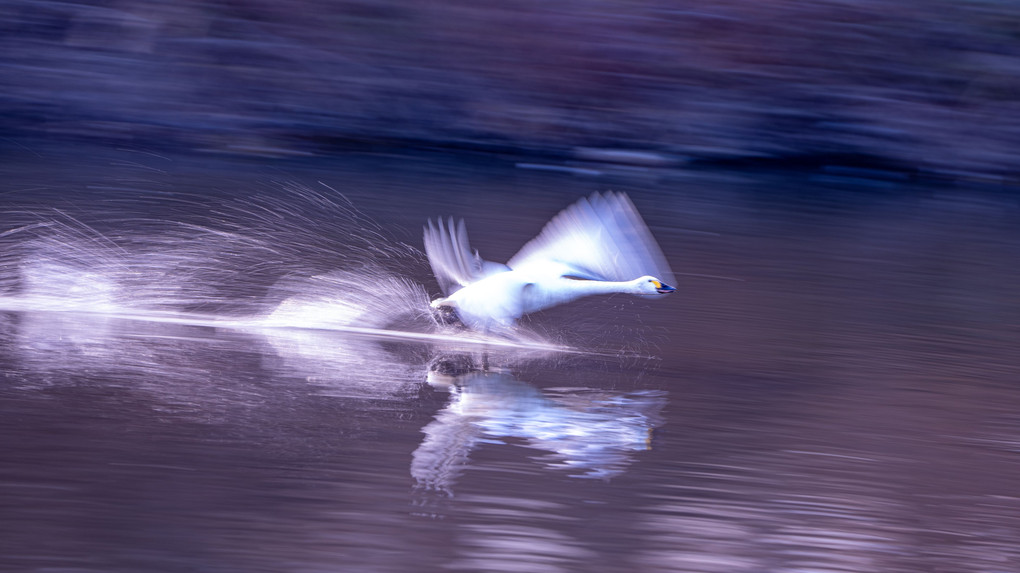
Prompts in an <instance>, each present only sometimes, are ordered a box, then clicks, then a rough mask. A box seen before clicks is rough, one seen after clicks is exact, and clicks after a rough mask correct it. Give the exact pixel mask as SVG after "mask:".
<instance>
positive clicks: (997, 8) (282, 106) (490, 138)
mask: <svg viewBox="0 0 1020 573" xmlns="http://www.w3.org/2000/svg"><path fill="white" fill-rule="evenodd" d="M0 86H2V87H3V89H2V90H0V109H2V111H3V113H2V114H0V134H3V135H5V136H8V137H16V136H20V135H23V134H45V135H46V136H52V137H66V138H79V137H85V138H103V139H114V140H124V141H136V142H142V141H144V142H149V143H155V142H158V143H163V144H167V145H177V146H184V147H188V148H196V149H217V150H235V151H245V150H254V151H258V150H277V151H279V152H291V151H302V150H318V149H323V148H333V149H335V148H364V147H365V146H373V145H382V146H412V147H419V146H425V147H445V148H469V149H478V150H487V151H509V152H517V153H525V154H546V155H552V156H564V157H567V156H572V155H575V154H577V153H579V151H578V150H580V149H592V148H595V149H617V150H619V149H625V150H635V151H642V152H648V153H650V154H654V155H645V156H634V157H638V158H644V159H647V158H648V157H653V158H661V159H662V160H664V161H667V162H671V161H677V162H681V161H684V160H688V159H708V160H714V159H724V160H727V159H748V158H751V159H753V158H766V159H774V158H780V159H781V158H796V157H805V156H812V155H824V154H845V155H855V154H859V155H868V156H873V157H877V158H881V160H883V161H889V162H894V163H896V164H902V165H907V166H913V167H917V168H921V169H927V170H932V171H935V172H946V173H978V174H983V175H997V176H1002V175H1005V176H1010V177H1012V176H1013V175H1014V174H1015V173H1016V172H1017V167H1016V161H1015V159H1014V151H1015V150H1016V149H1020V113H1018V112H1020V103H1018V100H1020V9H1018V7H1017V5H1016V4H1015V3H1012V2H998V1H994V0H971V1H967V0H952V1H950V0H903V1H900V2H882V1H879V0H813V1H808V0H787V1H778V0H718V1H715V2H711V3H705V2H688V1H682V0H681V1H676V0H585V1H581V0H559V1H557V2H548V1H539V0H501V1H499V2H479V1H478V0H435V1H430V2H409V1H396V0H288V1H286V2H282V1H279V0H177V1H175V2H155V1H141V0H109V1H99V0H94V1H61V0H0Z"/></svg>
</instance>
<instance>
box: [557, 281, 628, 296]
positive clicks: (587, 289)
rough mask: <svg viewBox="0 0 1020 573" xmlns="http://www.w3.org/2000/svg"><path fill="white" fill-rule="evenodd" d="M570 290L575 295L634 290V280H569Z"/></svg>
mask: <svg viewBox="0 0 1020 573" xmlns="http://www.w3.org/2000/svg"><path fill="white" fill-rule="evenodd" d="M569 284H570V290H571V291H573V292H574V293H576V296H588V295H593V294H612V293H617V292H626V293H630V292H634V281H578V280H571V281H570V282H569Z"/></svg>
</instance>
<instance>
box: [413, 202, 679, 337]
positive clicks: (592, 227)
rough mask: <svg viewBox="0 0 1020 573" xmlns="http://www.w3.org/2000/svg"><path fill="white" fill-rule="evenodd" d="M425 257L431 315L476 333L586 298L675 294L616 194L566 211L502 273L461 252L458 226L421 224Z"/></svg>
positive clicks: (664, 267) (633, 212)
mask: <svg viewBox="0 0 1020 573" xmlns="http://www.w3.org/2000/svg"><path fill="white" fill-rule="evenodd" d="M425 253H426V254H427V255H428V258H429V263H430V264H431V265H432V272H433V273H434V274H435V276H436V280H438V281H439V286H440V287H441V288H442V289H443V292H444V293H445V294H446V295H447V296H446V297H445V298H440V299H437V300H435V301H433V302H432V307H433V308H435V309H452V310H453V311H455V312H456V313H457V316H459V317H460V319H461V321H462V322H464V324H466V325H467V326H469V327H471V328H474V329H478V330H484V331H489V330H501V329H502V330H505V329H507V328H509V327H511V326H513V325H514V323H515V322H516V321H517V319H518V318H520V317H521V316H523V315H525V314H528V313H531V312H535V311H538V310H542V309H544V308H549V307H551V306H555V305H558V304H563V303H566V302H570V301H572V300H576V299H578V298H581V297H585V296H589V295H594V294H611V293H618V292H621V293H629V294H635V295H641V296H649V297H660V296H662V295H665V294H667V293H671V292H673V291H674V290H676V289H675V288H674V287H672V286H670V285H668V284H666V281H669V282H673V273H672V272H671V271H670V270H669V265H668V264H667V263H666V258H665V257H664V256H663V255H662V251H661V250H660V249H659V246H658V244H656V242H655V239H654V238H652V234H651V232H650V231H649V230H648V227H647V226H646V225H645V222H644V221H643V220H642V219H641V216H640V215H639V214H638V212H637V209H636V208H635V207H634V204H633V203H631V201H630V199H629V198H628V197H627V196H626V195H624V194H622V193H606V194H604V195H600V194H598V193H596V194H594V195H592V196H591V197H590V198H588V199H581V200H580V201H578V202H577V203H574V204H573V205H571V206H570V207H567V208H566V209H564V210H563V211H561V212H560V213H559V214H558V215H556V216H555V217H553V219H552V220H551V221H549V223H547V224H546V226H545V228H543V229H542V232H541V233H539V235H538V236H537V237H535V238H534V239H532V240H531V241H530V242H528V243H527V244H526V245H524V247H523V248H522V249H521V250H520V251H519V252H518V253H517V254H516V255H514V256H513V258H511V259H510V261H508V262H507V264H505V265H503V264H499V263H492V262H489V261H484V260H482V259H481V257H479V255H478V253H477V251H474V252H473V251H472V250H471V248H470V246H469V245H468V240H467V230H466V229H465V227H464V221H463V220H462V221H460V222H458V223H457V225H456V226H454V222H453V219H452V218H451V219H450V220H449V223H448V224H447V225H444V224H443V221H442V219H440V220H438V222H437V224H436V225H433V224H432V221H431V220H430V221H429V224H428V227H426V228H425ZM647 273H654V274H655V276H652V275H650V274H647ZM635 276H636V277H638V278H633V277H635Z"/></svg>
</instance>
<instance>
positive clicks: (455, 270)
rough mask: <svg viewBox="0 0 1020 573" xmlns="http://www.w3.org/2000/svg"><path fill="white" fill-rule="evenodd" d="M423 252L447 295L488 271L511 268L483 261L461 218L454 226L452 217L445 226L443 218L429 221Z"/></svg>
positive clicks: (481, 277) (487, 274) (493, 271)
mask: <svg viewBox="0 0 1020 573" xmlns="http://www.w3.org/2000/svg"><path fill="white" fill-rule="evenodd" d="M425 254H426V255H428V258H429V264H430V265H432V273H433V274H434V275H435V276H436V280H437V281H439V287H440V288H442V289H443V293H444V294H446V295H447V296H449V295H451V294H453V293H454V292H455V291H457V290H460V289H461V287H465V286H467V285H469V284H471V283H473V282H475V281H477V280H480V279H483V278H485V277H487V276H489V275H490V274H493V273H497V272H505V271H508V270H510V269H509V268H508V267H507V266H506V265H501V264H499V263H493V262H489V261H483V260H482V258H481V257H480V256H478V253H477V252H472V251H471V246H470V245H469V244H468V237H467V229H466V228H465V227H464V221H463V220H461V221H459V222H458V223H457V224H456V225H454V223H453V217H451V218H450V220H449V222H448V223H447V224H446V225H444V224H443V220H442V219H438V220H437V221H436V225H433V224H432V220H431V219H430V220H429V226H428V227H425Z"/></svg>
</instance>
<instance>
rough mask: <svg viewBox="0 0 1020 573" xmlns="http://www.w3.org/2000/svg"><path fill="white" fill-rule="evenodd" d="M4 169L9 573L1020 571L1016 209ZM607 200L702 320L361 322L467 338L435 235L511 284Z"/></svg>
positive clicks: (71, 165)
mask: <svg viewBox="0 0 1020 573" xmlns="http://www.w3.org/2000/svg"><path fill="white" fill-rule="evenodd" d="M3 160H4V161H3V165H2V167H0V169H2V175H3V184H2V185H3V188H2V192H3V195H2V197H3V207H4V213H3V214H2V218H0V225H2V227H0V233H3V235H2V236H0V241H2V242H3V255H2V263H3V269H2V274H0V287H2V293H3V296H2V299H3V301H4V304H3V307H4V308H5V309H6V310H3V311H2V312H0V363H2V365H3V378H2V380H0V410H2V411H0V460H2V464H0V516H2V517H0V546H2V551H0V555H2V557H0V568H2V569H5V570H12V571H39V572H43V571H47V572H48V571H103V572H108V571H125V572H126V571H381V572H382V571H386V572H389V571H410V570H414V571H549V572H560V571H586V572H589V571H621V570H641V571H706V572H715V571H719V572H738V571H904V572H906V571H910V572H913V571H918V572H920V571H953V572H965V571H975V572H977V571H982V572H990V571H997V572H998V571H1016V570H1020V550H1018V549H1017V544H1016V539H1020V518H1018V516H1020V488H1018V486H1017V483H1018V478H1020V414H1018V405H1020V388H1018V386H1017V368H1016V358H1015V348H1016V346H1017V341H1018V340H1020V338H1018V329H1020V310H1018V305H1017V302H1016V297H1015V292H1016V289H1015V285H1016V284H1017V283H1018V278H1020V277H1018V273H1020V271H1018V270H1017V265H1016V260H1017V255H1018V254H1020V231H1018V229H1020V225H1018V224H1017V223H1018V213H1020V209H1018V200H1017V198H1016V197H1017V196H1016V194H1015V193H1014V192H1010V190H1003V189H988V188H980V189H979V188H960V187H939V188H932V187H925V186H921V185H918V184H913V183H910V182H908V181H875V180H863V179H855V178H853V177H848V176H846V175H845V174H843V175H840V176H838V177H837V176H833V175H831V174H830V175H824V176H823V175H820V174H817V173H815V174H783V175H777V174H762V173H718V172H683V171H663V170H647V171H645V170H637V171H635V170H613V169H606V168H604V167H600V169H599V170H601V171H602V173H601V175H599V176H590V175H588V176H583V175H574V174H571V173H568V172H552V171H538V170H530V169H520V168H516V167H515V166H514V161H513V160H511V159H505V158H449V157H438V156H428V155H414V156H401V155H373V156H354V155H352V156H346V157H336V158H330V159H323V158H310V159H299V160H287V161H280V160H272V159H238V158H226V157H215V156H194V155H192V156H178V155H168V154H166V153H162V152H160V153H153V152H150V151H149V150H140V149H119V150H117V149H88V148H86V149H82V148H77V149H69V148H56V147H50V146H39V145H29V146H28V149H24V148H21V147H17V148H15V147H10V148H8V149H6V150H5V151H4V157H3ZM609 189H612V190H616V191H626V192H628V193H630V195H631V197H632V198H633V200H634V202H635V204H636V205H637V207H638V209H639V210H640V211H641V212H642V213H643V215H644V217H645V219H646V220H647V222H648V223H649V225H650V227H651V228H652V232H653V234H655V235H656V237H657V238H658V239H659V241H660V243H661V245H662V248H663V251H664V252H665V253H666V256H667V257H668V258H669V260H670V263H671V264H672V266H673V268H674V270H675V271H677V273H678V274H679V275H680V277H679V284H678V285H677V286H678V293H677V294H675V295H673V296H671V297H670V298H668V299H665V300H659V301H642V300H638V299H636V298H628V297H625V296H622V295H621V296H616V297H610V298H603V299H590V300H585V301H581V302H579V303H576V304H572V305H568V306H564V307H559V308H555V309H551V310H549V311H546V312H544V313H540V314H539V315H536V316H535V317H533V318H532V319H531V320H529V321H527V323H526V324H525V328H526V331H527V333H528V334H527V342H528V344H529V347H528V348H505V347H503V348H494V347H485V346H483V345H480V344H478V343H476V341H473V340H458V339H457V336H460V335H457V334H456V333H452V334H451V333H447V332H445V331H444V332H443V334H450V335H451V336H452V337H453V338H452V339H447V338H444V339H442V340H438V339H437V340H428V339H425V340H407V339H402V338H393V337H388V336H379V335H366V334H364V333H359V332H345V331H343V330H342V327H344V326H356V327H362V328H378V329H395V330H400V331H406V332H418V333H436V332H439V331H438V330H436V328H437V327H436V325H434V324H433V323H431V322H430V318H429V317H428V315H427V313H425V312H424V306H425V304H426V302H427V300H428V299H429V296H430V295H431V296H434V295H436V294H438V292H437V290H438V288H437V286H436V285H435V283H434V281H433V280H432V279H431V277H430V274H429V271H428V267H427V263H426V262H425V261H424V259H423V257H422V255H421V254H420V252H418V251H417V249H419V248H420V246H421V245H420V229H421V225H422V224H423V223H424V221H425V219H426V218H427V217H429V216H439V215H454V216H457V217H464V218H465V219H467V221H468V230H469V233H470V234H471V237H472V241H473V243H474V246H475V247H476V248H478V249H479V250H480V251H481V253H482V255H483V256H485V257H487V258H491V259H493V260H497V261H501V260H505V259H506V258H508V257H509V256H510V255H512V254H513V253H514V251H515V250H516V249H517V248H518V247H519V246H520V245H522V244H523V243H524V242H525V241H526V240H527V239H529V238H530V237H532V236H534V234H536V233H537V232H538V230H539V229H540V228H541V226H542V225H543V224H544V222H545V221H546V220H548V218H549V217H551V216H552V215H554V214H555V213H556V212H557V211H558V210H559V209H561V208H563V207H565V206H566V205H568V204H569V203H571V202H572V201H574V200H576V199H577V198H578V197H581V196H584V195H587V194H589V193H592V192H595V191H604V190H609ZM685 273H686V274H685ZM182 317H191V318H187V319H184V318H182ZM338 328H339V330H338ZM564 348H567V349H570V351H569V352H564V351H562V350H563V349H564Z"/></svg>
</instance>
